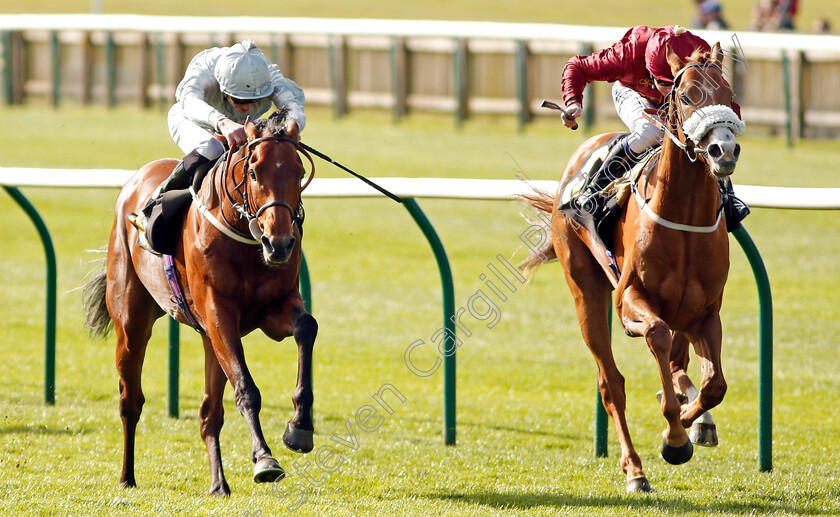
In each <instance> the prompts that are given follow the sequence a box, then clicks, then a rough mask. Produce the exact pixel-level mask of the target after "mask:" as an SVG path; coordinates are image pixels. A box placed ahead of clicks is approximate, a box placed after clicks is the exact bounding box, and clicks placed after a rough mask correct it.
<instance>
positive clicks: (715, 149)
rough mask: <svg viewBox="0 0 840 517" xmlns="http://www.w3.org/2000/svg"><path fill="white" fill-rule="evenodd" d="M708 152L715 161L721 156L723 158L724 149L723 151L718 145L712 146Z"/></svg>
mask: <svg viewBox="0 0 840 517" xmlns="http://www.w3.org/2000/svg"><path fill="white" fill-rule="evenodd" d="M708 151H709V156H711V157H712V158H714V159H718V158H720V157H721V156H723V149H721V148H720V146H719V145H718V144H712V145H710V146H709V149H708Z"/></svg>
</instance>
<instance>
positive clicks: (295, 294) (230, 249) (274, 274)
mask: <svg viewBox="0 0 840 517" xmlns="http://www.w3.org/2000/svg"><path fill="white" fill-rule="evenodd" d="M283 116H284V114H283V113H282V112H281V111H278V112H275V114H273V115H272V116H271V117H269V118H268V119H266V120H258V121H257V122H256V123H255V122H252V121H250V120H249V121H247V122H246V123H245V131H246V134H247V136H248V143H247V145H244V146H241V147H240V148H239V149H236V150H232V151H231V152H230V153H229V155H228V157H227V159H225V158H224V157H223V158H222V159H220V160H219V163H218V164H217V165H216V166H215V167H214V169H213V170H212V171H211V172H210V173H209V175H208V177H207V178H206V179H205V181H204V182H203V184H202V185H201V187H200V189H199V191H198V192H197V193H195V191H193V194H194V196H195V200H194V202H193V204H192V205H191V206H190V207H189V210H188V212H187V214H186V216H185V218H184V219H183V227H182V228H181V234H182V237H181V239H180V240H181V243H180V244H179V246H178V249H177V252H176V254H175V255H174V256H173V258H174V264H175V271H176V272H177V275H178V277H179V278H180V279H181V281H182V284H183V294H184V298H185V299H186V303H187V306H188V309H189V312H190V313H191V314H192V315H193V316H192V319H193V320H194V321H195V323H197V324H198V326H197V327H198V329H199V330H200V331H202V330H203V333H202V340H203V344H204V375H205V388H204V398H203V400H202V402H201V407H200V410H199V414H200V419H201V437H202V439H203V440H204V443H205V446H206V448H207V456H208V460H209V466H210V492H211V493H214V494H217V495H229V494H230V488H229V486H228V483H227V480H226V479H225V475H224V472H223V470H222V459H221V450H220V447H219V433H220V431H221V428H222V424H223V421H224V407H223V404H222V395H223V393H224V389H225V384H226V383H227V382H228V381H230V383H231V385H232V386H233V389H234V394H235V400H236V407H237V409H238V410H239V412H240V413H241V414H242V416H243V417H244V418H245V421H246V422H247V424H248V428H249V430H250V435H251V440H252V449H251V460H252V461H253V462H254V481H255V482H258V483H260V482H273V481H276V480H278V479H279V478H282V477H283V476H284V475H285V473H284V471H283V469H282V468H281V466H280V465H279V463H278V462H277V460H275V459H274V457H273V456H272V453H271V450H270V449H269V447H268V445H267V444H266V441H265V438H264V437H263V431H262V428H261V426H260V419H259V412H260V407H261V396H260V391H259V389H258V388H257V386H256V384H255V383H254V379H253V378H252V377H251V373H250V372H249V370H248V366H247V365H246V363H245V353H244V351H243V347H242V341H241V337H242V336H244V335H246V334H248V333H250V332H252V331H253V330H256V329H260V330H262V331H263V333H265V335H266V336H268V337H269V338H271V339H273V340H277V341H280V340H282V339H283V338H285V337H288V336H294V338H295V341H296V342H297V346H298V374H297V387H296V388H295V391H294V394H293V396H292V402H293V404H294V410H295V412H294V416H293V417H292V419H291V420H290V421H289V422H288V424H287V427H286V430H285V433H284V436H283V441H284V443H285V444H286V445H287V446H288V447H289V448H290V449H292V450H295V451H298V452H309V451H311V450H312V447H313V432H314V428H313V423H312V418H311V413H310V411H311V408H312V403H313V392H312V349H313V346H314V343H315V336H316V334H317V330H318V325H317V322H316V321H315V319H314V318H313V317H312V316H311V315H310V314H309V313H307V312H306V310H305V309H304V305H303V300H302V298H301V295H300V291H299V288H298V282H299V279H298V275H299V271H300V262H301V237H302V227H301V225H302V222H303V221H302V219H303V217H302V213H303V212H302V206H301V202H300V196H301V191H302V190H303V188H305V186H306V185H303V186H302V185H301V181H302V180H303V178H304V175H305V168H304V166H303V163H302V161H301V159H300V156H299V155H298V152H303V153H304V154H305V156H307V158H309V156H308V154H306V152H305V151H303V150H302V149H301V148H300V145H299V143H298V142H297V141H295V140H293V139H291V138H289V137H287V136H285V135H284V134H283V133H282V127H283ZM309 161H310V163H311V158H309ZM176 164H177V161H176V160H174V159H162V160H157V161H154V162H151V163H149V164H147V165H145V166H143V167H142V168H141V169H140V170H138V171H137V172H136V173H135V174H134V175H133V176H132V177H131V178H130V179H129V180H128V182H127V183H126V184H125V185H124V187H123V188H122V190H121V191H120V194H119V196H118V198H117V203H116V216H115V219H114V225H113V228H112V230H111V238H110V242H109V243H108V257H107V270H106V271H105V272H102V273H100V274H99V275H97V276H96V277H94V278H92V279H91V280H90V282H88V284H87V285H86V305H87V307H86V317H87V323H88V328H89V329H90V330H91V333H92V334H93V335H97V334H99V335H102V336H104V335H105V334H106V333H107V332H108V330H109V326H110V324H111V321H113V327H114V330H115V332H116V336H117V345H116V356H117V357H116V363H117V371H118V373H119V377H120V383H119V388H120V416H121V418H122V423H123V434H124V440H125V442H124V452H123V467H122V474H121V476H120V483H121V484H122V485H124V486H128V487H133V486H136V481H135V472H134V447H135V431H136V426H137V421H138V420H139V418H140V412H141V410H142V408H143V403H144V401H145V399H144V397H143V391H142V389H141V386H140V377H141V373H142V368H143V359H144V356H145V352H146V345H147V342H148V340H149V337H150V336H151V332H152V325H153V324H154V322H155V320H157V319H158V318H160V317H161V316H163V315H164V314H169V315H171V316H173V317H174V318H175V319H177V320H178V321H179V322H181V323H189V321H188V319H189V318H188V316H186V315H185V311H182V310H180V309H179V307H178V306H177V305H176V303H175V301H173V298H174V297H173V292H172V290H170V284H169V283H168V282H167V277H166V275H165V273H164V265H163V263H162V257H161V256H157V255H155V254H153V253H150V252H148V251H146V250H144V249H141V247H140V246H139V245H138V243H137V241H138V234H137V229H136V228H135V227H134V226H133V225H132V224H130V223H128V221H127V219H126V216H127V215H128V214H129V213H130V212H139V211H140V209H141V208H142V207H143V205H144V203H145V202H146V200H147V199H149V196H150V195H151V193H152V191H153V190H154V189H155V188H156V187H157V185H159V184H160V183H161V182H162V181H163V180H164V179H165V178H167V177H168V176H169V174H170V172H172V169H173V168H174V167H175V165H176ZM312 173H313V174H314V164H313V169H312ZM310 181H311V176H310ZM307 185H308V182H307ZM202 201H203V202H202ZM252 237H253V238H252Z"/></svg>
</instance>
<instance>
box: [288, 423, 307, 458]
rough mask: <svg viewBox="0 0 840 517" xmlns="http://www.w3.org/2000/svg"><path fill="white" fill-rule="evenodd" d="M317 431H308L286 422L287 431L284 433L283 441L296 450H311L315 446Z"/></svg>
mask: <svg viewBox="0 0 840 517" xmlns="http://www.w3.org/2000/svg"><path fill="white" fill-rule="evenodd" d="M314 435H315V431H306V430H304V429H298V428H296V427H292V426H291V424H286V432H285V433H283V443H285V444H286V447H288V448H289V449H291V450H293V451H295V452H309V451H311V450H312V448H313V447H314V446H315V439H314Z"/></svg>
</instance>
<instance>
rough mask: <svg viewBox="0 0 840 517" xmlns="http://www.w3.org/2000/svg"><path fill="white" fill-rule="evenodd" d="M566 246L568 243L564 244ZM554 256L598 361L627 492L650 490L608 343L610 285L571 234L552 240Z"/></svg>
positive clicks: (620, 377) (623, 392) (585, 250)
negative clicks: (630, 427) (564, 239)
mask: <svg viewBox="0 0 840 517" xmlns="http://www.w3.org/2000/svg"><path fill="white" fill-rule="evenodd" d="M567 246H568V247H567ZM555 250H556V251H557V257H558V259H559V260H560V261H561V262H562V263H563V269H564V271H565V273H566V282H567V283H568V285H569V289H570V290H571V292H572V295H573V296H574V300H575V308H576V309H577V317H578V321H579V322H580V330H581V333H582V334H583V339H584V341H585V342H586V345H587V346H588V347H589V350H590V351H591V352H592V355H593V356H594V357H595V362H596V363H597V365H598V388H599V389H600V391H601V400H602V401H603V404H604V409H606V411H607V414H609V416H610V417H611V418H612V420H613V423H614V424H615V429H616V434H617V435H618V443H619V446H620V447H621V459H620V465H621V470H622V472H624V474H625V476H626V489H627V491H628V492H650V491H651V490H653V489H652V488H651V486H650V483H649V482H648V480H647V477H646V476H645V473H644V471H643V470H642V460H641V458H639V455H638V453H637V452H636V450H635V449H634V448H633V441H632V440H631V438H630V429H629V427H628V426H627V419H626V417H625V409H626V403H627V398H626V394H625V391H624V377H623V376H622V375H621V372H619V371H618V367H617V366H616V364H615V358H614V356H613V353H612V345H611V343H610V329H609V325H608V321H609V320H608V317H609V311H610V310H611V308H610V285H609V283H608V281H607V279H606V277H605V276H604V274H603V272H602V271H601V269H600V266H599V265H598V264H597V263H596V262H595V260H594V259H593V258H592V257H591V256H590V254H589V251H588V250H587V249H586V248H585V247H584V245H583V243H581V242H580V241H579V240H577V239H576V238H575V237H572V238H571V239H569V241H568V243H564V244H558V243H557V241H556V240H555Z"/></svg>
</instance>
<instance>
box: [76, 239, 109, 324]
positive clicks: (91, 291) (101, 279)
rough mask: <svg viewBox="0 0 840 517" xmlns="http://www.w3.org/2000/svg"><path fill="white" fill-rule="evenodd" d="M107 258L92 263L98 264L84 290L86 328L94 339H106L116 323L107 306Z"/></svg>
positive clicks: (98, 251)
mask: <svg viewBox="0 0 840 517" xmlns="http://www.w3.org/2000/svg"><path fill="white" fill-rule="evenodd" d="M90 253H100V254H101V253H107V251H106V250H104V249H101V250H92V251H90ZM106 260H107V259H106V258H105V257H102V258H97V259H94V260H92V261H91V263H94V264H96V266H95V268H94V269H93V271H91V272H90V280H88V281H87V282H86V283H85V285H84V287H83V288H82V303H83V305H84V310H85V328H86V329H87V330H88V332H89V333H90V337H91V338H94V339H104V338H105V336H107V335H108V333H109V332H110V331H111V328H112V327H113V326H114V322H113V321H111V315H110V314H109V313H108V307H107V305H106V304H105V286H106V281H107V269H106V265H107V264H106Z"/></svg>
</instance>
